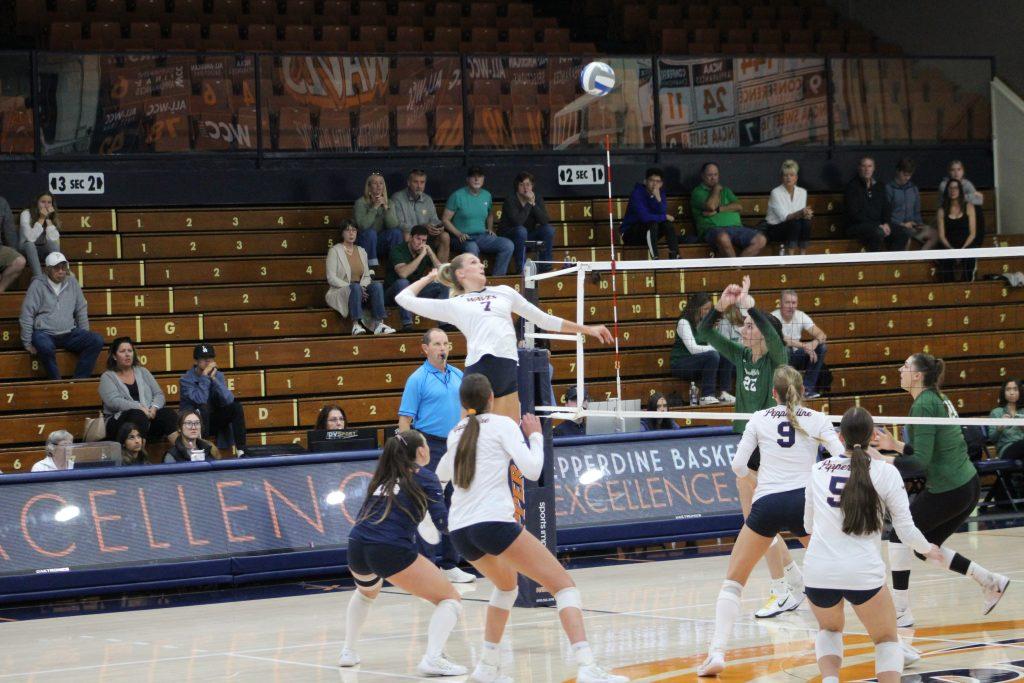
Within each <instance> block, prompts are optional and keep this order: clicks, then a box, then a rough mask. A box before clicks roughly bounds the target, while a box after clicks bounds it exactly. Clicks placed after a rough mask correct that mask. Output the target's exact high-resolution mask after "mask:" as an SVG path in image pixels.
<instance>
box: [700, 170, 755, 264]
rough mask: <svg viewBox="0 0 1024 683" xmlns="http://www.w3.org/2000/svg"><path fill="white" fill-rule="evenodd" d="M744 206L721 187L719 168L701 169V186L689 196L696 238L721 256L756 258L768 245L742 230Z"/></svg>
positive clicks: (728, 190)
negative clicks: (737, 255) (741, 215)
mask: <svg viewBox="0 0 1024 683" xmlns="http://www.w3.org/2000/svg"><path fill="white" fill-rule="evenodd" d="M742 209H743V205H742V204H741V203H740V200H739V199H737V198H736V195H735V194H734V193H733V191H732V190H730V189H729V188H727V187H724V186H723V185H722V183H721V179H720V176H719V171H718V164H714V163H711V162H708V163H706V164H704V165H703V166H701V169H700V185H698V186H697V187H695V188H693V192H692V193H691V194H690V210H691V211H692V212H693V222H694V225H695V226H696V228H697V236H698V237H699V238H700V239H702V240H704V241H705V242H707V243H708V244H710V245H711V246H712V247H713V248H714V249H715V251H716V252H717V253H718V255H719V256H724V257H726V258H730V257H734V256H736V250H737V249H739V250H741V251H740V256H757V255H758V254H760V253H761V250H762V249H764V246H765V245H766V244H768V239H767V238H766V237H765V236H764V234H763V233H761V232H759V231H757V230H754V229H753V228H747V227H744V226H743V222H742V221H741V220H740V211H741V210H742Z"/></svg>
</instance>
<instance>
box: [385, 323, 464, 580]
mask: <svg viewBox="0 0 1024 683" xmlns="http://www.w3.org/2000/svg"><path fill="white" fill-rule="evenodd" d="M420 350H421V351H422V352H423V355H424V356H426V357H427V358H426V360H425V361H423V365H421V366H420V367H418V368H417V369H416V371H415V372H413V373H412V374H411V375H409V379H407V380H406V381H405V389H404V390H403V391H402V402H401V404H400V405H399V407H398V430H399V431H400V432H401V431H407V430H409V429H416V430H417V431H419V432H420V433H421V434H423V437H424V438H425V439H426V441H427V448H428V449H430V463H429V464H428V465H427V469H429V470H430V471H431V472H433V471H434V470H435V469H437V464H438V463H439V462H440V461H441V457H442V456H443V455H444V454H445V451H446V450H448V432H450V431H451V430H452V428H454V427H455V425H457V424H458V423H459V420H460V419H461V417H462V403H461V401H460V400H459V388H460V387H461V386H462V371H461V370H459V369H458V368H456V367H454V366H452V365H449V364H448V354H449V353H450V352H451V345H450V344H449V343H448V335H447V334H445V333H444V331H443V330H440V329H438V328H436V327H435V328H433V329H430V330H427V331H426V333H425V334H424V335H423V343H422V344H421V345H420ZM451 495H452V486H451V484H449V485H448V486H446V487H445V499H446V504H449V505H450V504H451ZM420 551H421V552H422V553H423V555H424V556H426V557H428V558H433V557H434V553H433V549H432V548H430V547H429V546H425V545H423V544H421V545H420ZM435 562H436V564H437V565H438V567H440V569H441V571H442V572H444V575H445V577H446V578H447V579H448V580H449V581H452V582H455V583H469V582H472V581H474V580H475V578H474V577H473V575H472V574H469V573H467V572H464V571H462V570H461V569H459V566H458V565H459V553H458V551H457V550H455V546H454V545H453V544H452V543H451V541H450V540H449V539H448V536H447V535H445V536H443V537H442V538H441V557H440V559H437V560H435Z"/></svg>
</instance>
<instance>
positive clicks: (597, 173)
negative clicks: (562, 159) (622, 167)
mask: <svg viewBox="0 0 1024 683" xmlns="http://www.w3.org/2000/svg"><path fill="white" fill-rule="evenodd" d="M603 182H604V166H559V167H558V184H559V185H600V184H601V183H603Z"/></svg>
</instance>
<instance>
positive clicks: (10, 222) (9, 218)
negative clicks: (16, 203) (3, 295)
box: [0, 197, 26, 292]
mask: <svg viewBox="0 0 1024 683" xmlns="http://www.w3.org/2000/svg"><path fill="white" fill-rule="evenodd" d="M20 243H21V240H20V239H19V237H18V227H17V226H16V225H15V224H14V214H13V213H11V205H10V204H8V203H7V200H6V199H4V198H3V197H0V292H6V291H7V288H8V287H10V286H11V285H12V284H14V281H15V280H17V279H18V276H19V275H21V271H23V270H24V269H25V264H26V261H25V257H24V256H22V255H21V254H20V253H18V245H19V244H20Z"/></svg>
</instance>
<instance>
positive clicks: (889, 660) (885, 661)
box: [875, 642, 903, 675]
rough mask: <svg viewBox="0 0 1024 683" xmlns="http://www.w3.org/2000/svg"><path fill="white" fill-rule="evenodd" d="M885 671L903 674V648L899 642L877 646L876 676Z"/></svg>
mask: <svg viewBox="0 0 1024 683" xmlns="http://www.w3.org/2000/svg"><path fill="white" fill-rule="evenodd" d="M883 671H895V672H896V673H903V647H902V646H901V645H900V644H899V642H888V643H878V644H877V645H875V675H878V674H880V673H882V672H883Z"/></svg>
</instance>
